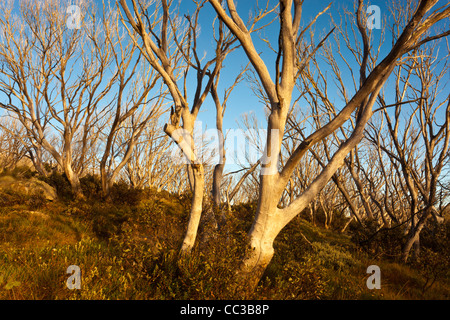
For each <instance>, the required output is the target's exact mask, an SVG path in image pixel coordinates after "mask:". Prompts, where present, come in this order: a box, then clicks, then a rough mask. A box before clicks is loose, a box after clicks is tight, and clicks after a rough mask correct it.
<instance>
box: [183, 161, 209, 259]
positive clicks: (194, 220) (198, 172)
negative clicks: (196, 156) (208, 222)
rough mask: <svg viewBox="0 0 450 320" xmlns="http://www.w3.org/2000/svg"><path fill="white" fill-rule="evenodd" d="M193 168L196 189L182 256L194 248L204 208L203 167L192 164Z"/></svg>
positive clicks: (194, 189)
mask: <svg viewBox="0 0 450 320" xmlns="http://www.w3.org/2000/svg"><path fill="white" fill-rule="evenodd" d="M191 168H192V173H193V174H192V175H193V180H194V181H193V182H194V188H193V195H192V202H191V211H190V213H189V222H188V226H187V231H186V235H185V237H184V240H183V244H182V246H181V254H182V255H185V254H189V253H190V252H191V250H192V248H193V247H194V243H195V239H196V237H197V230H198V225H199V223H200V218H201V215H202V208H203V187H204V181H205V180H204V169H203V165H202V164H192V165H191Z"/></svg>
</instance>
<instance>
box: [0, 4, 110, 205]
mask: <svg viewBox="0 0 450 320" xmlns="http://www.w3.org/2000/svg"><path fill="white" fill-rule="evenodd" d="M84 5H85V6H87V5H89V4H88V3H87V2H84ZM2 6H3V8H2V15H1V17H0V19H1V21H0V23H1V24H2V26H3V28H2V37H3V41H2V42H1V44H0V59H1V61H2V68H1V70H0V74H1V78H0V88H1V91H2V93H3V99H4V101H5V99H6V102H5V103H3V102H2V103H1V107H2V108H4V109H5V110H7V111H8V112H9V113H10V114H12V115H14V117H15V118H16V119H18V120H19V121H20V123H21V124H22V125H23V126H24V127H25V129H26V132H27V137H28V139H30V140H31V141H32V143H33V144H34V145H35V147H36V150H39V149H40V148H43V149H45V150H46V151H47V152H49V153H50V154H51V155H52V157H53V158H54V159H55V160H56V162H57V163H58V165H59V166H60V167H61V168H62V170H63V172H64V173H65V174H66V176H67V179H68V180H69V182H70V184H71V186H72V191H73V193H74V195H75V196H76V197H82V191H81V186H80V182H79V175H80V173H81V172H82V170H83V164H84V163H86V161H85V155H86V152H87V149H88V148H89V147H90V146H92V144H93V143H94V142H95V141H96V137H97V133H96V132H95V130H93V128H95V124H96V122H98V121H99V119H101V117H102V112H104V110H105V108H103V109H102V108H99V107H98V106H99V103H100V101H102V99H103V98H104V97H105V95H107V93H108V92H109V91H110V89H111V85H112V83H113V82H114V77H113V78H111V79H110V80H109V81H108V80H104V77H106V75H105V73H106V70H107V68H108V66H109V65H110V63H111V54H110V53H111V52H110V51H109V50H104V49H105V46H104V45H103V43H102V32H101V31H100V30H98V26H97V23H98V17H97V15H96V14H95V12H93V13H92V14H91V16H85V17H82V18H84V19H82V20H83V21H84V22H83V24H81V25H80V29H69V28H67V25H66V21H67V18H68V15H67V13H66V7H67V6H66V3H65V2H62V1H59V0H52V1H46V2H42V1H32V0H29V1H21V2H20V15H19V16H18V17H14V14H13V12H12V9H13V7H12V6H8V4H7V3H3V4H2ZM80 6H83V4H82V3H80ZM83 8H84V7H83ZM81 11H82V12H87V10H81ZM94 11H95V10H94ZM93 66H95V67H93ZM52 134H57V135H58V137H59V138H58V139H59V141H60V142H61V148H60V150H58V148H57V147H56V146H55V143H54V142H53V141H51V140H50V136H51V135H52ZM75 144H78V146H77V149H78V151H79V154H78V159H77V161H78V163H79V164H80V165H78V166H77V165H76V164H75V163H74V146H75Z"/></svg>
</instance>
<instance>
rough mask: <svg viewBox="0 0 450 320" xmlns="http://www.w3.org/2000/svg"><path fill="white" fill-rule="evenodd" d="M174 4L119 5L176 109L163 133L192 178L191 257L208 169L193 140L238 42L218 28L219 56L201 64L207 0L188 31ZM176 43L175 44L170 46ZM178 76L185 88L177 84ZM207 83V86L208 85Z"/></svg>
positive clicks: (201, 3) (184, 248) (189, 22)
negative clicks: (190, 84)
mask: <svg viewBox="0 0 450 320" xmlns="http://www.w3.org/2000/svg"><path fill="white" fill-rule="evenodd" d="M172 4H173V1H166V0H163V1H161V2H157V3H156V4H154V5H150V4H148V3H144V1H137V0H132V5H133V13H134V14H133V13H132V11H131V10H130V9H129V7H128V5H127V3H126V1H125V0H121V1H120V5H121V7H122V9H123V11H124V13H125V17H126V21H125V20H123V22H124V25H125V26H128V25H130V26H131V28H129V33H130V36H131V37H132V38H133V39H134V41H135V43H136V44H137V43H138V39H137V37H139V38H140V40H141V41H140V42H141V43H142V45H139V48H140V50H141V52H142V53H143V55H144V56H145V58H146V59H147V61H148V62H149V63H150V65H151V66H152V67H153V68H154V69H155V70H156V71H157V72H158V73H159V74H160V75H161V77H162V80H163V81H164V83H165V85H166V86H167V88H168V91H169V93H170V96H171V97H172V101H173V105H174V106H173V107H172V110H171V116H170V121H169V122H168V123H167V124H166V125H165V127H164V132H165V133H166V134H167V135H168V136H170V137H171V138H172V139H173V140H174V141H175V142H176V144H177V145H178V147H179V148H180V149H181V150H182V152H183V154H184V155H185V157H186V159H187V161H188V163H189V168H188V171H189V172H190V173H192V182H193V183H192V185H193V187H192V189H193V196H192V204H191V212H190V217H189V222H188V227H187V232H186V236H185V239H184V241H183V245H182V248H181V252H182V253H189V252H190V251H191V249H192V247H193V246H194V243H195V238H196V235H197V230H198V225H199V222H200V216H201V212H202V204H203V192H204V185H205V181H204V167H203V164H202V163H201V160H200V159H199V157H198V155H197V154H196V150H195V143H194V139H193V131H194V124H195V120H196V118H197V115H198V113H199V110H200V108H201V106H202V104H203V102H204V101H205V99H206V97H207V96H208V94H209V93H210V90H211V87H212V86H213V84H214V82H215V81H216V78H217V76H218V73H219V71H220V69H221V68H222V61H223V60H224V59H225V57H226V55H227V54H228V53H229V52H230V51H231V50H232V44H233V42H234V41H235V40H234V39H233V37H232V36H230V35H231V34H230V33H225V32H224V30H223V28H222V27H220V28H219V29H218V31H219V34H218V35H216V36H215V42H216V47H215V55H214V56H213V57H212V58H211V59H210V60H208V61H206V62H203V61H202V59H201V58H200V57H199V55H198V47H197V46H198V44H197V36H198V31H199V30H198V28H199V22H198V20H199V15H200V11H201V9H202V8H203V6H204V4H205V1H195V4H196V9H195V11H194V14H193V15H192V16H191V15H185V22H186V26H185V30H183V29H182V28H183V26H182V25H181V21H182V19H181V18H180V17H179V15H178V14H177V13H173V12H174V10H173V5H172ZM170 40H173V41H170ZM190 70H194V72H195V76H196V88H195V94H194V98H193V101H192V103H189V102H188V93H187V89H186V81H188V79H189V78H188V74H189V71H190ZM180 75H181V76H182V77H183V83H182V84H180V83H179V81H178V80H179V78H180ZM204 82H206V83H204Z"/></svg>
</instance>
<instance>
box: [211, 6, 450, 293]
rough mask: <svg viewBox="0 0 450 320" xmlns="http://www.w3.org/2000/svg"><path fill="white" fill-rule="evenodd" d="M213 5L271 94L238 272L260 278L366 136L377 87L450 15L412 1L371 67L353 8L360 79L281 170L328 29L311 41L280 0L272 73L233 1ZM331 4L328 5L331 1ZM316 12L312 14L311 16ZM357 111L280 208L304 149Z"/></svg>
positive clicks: (297, 15)
mask: <svg viewBox="0 0 450 320" xmlns="http://www.w3.org/2000/svg"><path fill="white" fill-rule="evenodd" d="M209 2H210V3H211V5H212V6H213V7H214V9H215V10H216V13H217V14H218V16H219V17H220V19H222V21H224V23H225V24H226V25H227V27H228V28H229V29H230V30H231V32H232V33H233V34H234V35H235V36H236V37H237V38H238V39H239V42H240V44H241V45H242V48H243V50H244V51H245V53H246V55H247V57H248V59H249V60H250V62H251V64H252V66H253V67H254V69H255V72H256V73H257V74H258V77H259V80H260V82H261V84H262V87H263V88H264V91H265V92H264V93H265V94H266V95H267V98H268V100H269V102H270V105H269V109H270V115H269V120H268V135H267V144H266V155H267V157H266V159H265V160H266V161H264V162H263V163H262V171H261V175H260V192H259V201H258V206H257V209H256V217H255V220H254V223H253V226H252V228H251V230H250V232H249V241H250V245H251V248H252V250H251V251H250V253H249V255H248V256H247V257H246V258H245V259H244V261H243V264H242V267H241V272H240V274H241V276H242V277H243V278H244V279H245V280H246V284H247V285H248V284H249V283H250V285H251V286H255V285H256V283H257V281H258V280H259V278H260V276H261V275H262V272H263V271H264V270H265V268H266V266H267V265H268V263H269V262H270V260H271V259H272V256H273V254H274V249H273V241H274V240H275V238H276V236H277V235H278V234H279V232H280V231H281V230H282V229H283V228H284V226H285V225H286V224H287V223H289V222H290V221H291V220H292V219H293V218H294V217H295V216H296V215H297V214H298V213H299V212H301V211H302V210H303V209H305V208H306V207H307V206H308V204H309V203H310V202H311V201H312V200H313V199H314V198H315V197H316V196H317V194H318V193H319V192H320V190H322V189H323V187H324V186H325V185H326V184H327V183H328V181H329V180H330V179H331V178H332V176H333V175H334V174H335V173H336V171H337V170H338V169H339V168H340V167H341V166H342V164H343V161H344V159H345V157H346V156H347V155H348V153H349V152H350V151H351V150H352V149H353V148H354V147H355V146H356V145H357V144H358V143H359V142H360V141H361V139H362V138H363V135H364V128H365V126H366V124H367V122H368V121H369V119H370V117H371V116H372V112H373V111H372V107H373V105H374V103H375V102H376V99H377V96H378V93H379V92H380V90H381V88H382V87H383V85H384V83H385V82H386V80H387V79H388V77H389V75H390V74H391V72H392V71H393V69H394V68H395V66H396V64H397V63H398V61H399V59H400V58H401V57H402V56H403V55H405V54H406V53H408V52H409V51H411V50H414V49H415V48H417V47H419V46H421V45H423V44H425V43H427V42H428V41H430V40H434V39H436V38H438V37H442V36H444V35H446V34H448V32H446V33H443V34H438V35H435V36H427V35H426V32H427V31H428V30H429V28H430V27H431V26H432V25H433V24H435V23H436V22H438V21H440V20H442V19H445V18H447V17H449V15H450V5H444V6H443V7H440V8H438V9H436V10H435V11H431V10H432V8H433V6H434V5H435V4H436V2H437V1H436V0H431V1H429V0H422V1H420V2H419V3H418V4H417V6H416V7H415V8H416V10H415V11H414V13H413V15H412V16H411V17H410V19H409V20H408V22H407V24H406V26H405V27H404V28H403V30H402V31H401V33H399V35H398V38H396V41H395V42H394V44H393V46H392V49H391V50H390V52H389V53H388V54H387V55H386V57H385V58H384V59H383V60H382V61H381V62H380V63H378V64H377V65H376V66H375V68H373V70H371V72H370V74H369V75H366V72H367V56H368V54H369V50H370V46H369V42H368V37H367V32H366V28H365V22H366V21H364V15H363V7H364V6H363V2H362V0H361V1H359V5H358V8H357V11H356V16H357V22H358V30H359V32H360V35H361V37H362V39H363V47H364V50H363V52H364V56H363V57H364V58H363V59H364V60H363V61H365V62H363V63H362V65H361V68H360V83H361V87H360V88H359V89H358V91H357V92H356V93H355V94H354V95H353V97H352V98H351V99H350V100H349V101H348V103H346V105H345V106H344V107H343V108H342V109H341V110H340V111H339V112H338V113H337V114H336V116H335V117H334V118H333V119H332V120H331V121H329V122H328V123H327V124H325V125H323V126H322V127H321V128H320V129H318V130H316V131H315V132H313V133H311V134H310V135H309V136H307V137H306V138H305V139H304V140H303V141H302V142H301V143H300V144H299V145H298V146H297V148H296V149H295V151H294V152H293V153H292V155H291V156H290V158H289V159H288V160H287V161H286V163H285V164H284V166H283V167H282V168H281V171H279V169H278V165H279V162H278V155H279V153H280V150H281V142H282V139H283V135H284V130H285V125H286V119H287V115H288V112H289V110H290V107H291V102H292V94H293V90H294V87H295V83H296V81H297V79H298V77H299V76H300V75H301V74H302V72H303V69H304V68H305V67H306V66H307V65H308V64H309V62H310V59H311V57H312V56H313V55H314V54H315V53H316V52H317V50H319V48H320V47H321V46H322V45H323V43H324V42H325V41H326V39H327V38H328V36H329V35H330V33H331V32H332V31H333V30H331V31H330V32H329V33H328V34H327V35H326V36H324V37H323V38H322V40H321V41H320V42H319V44H317V45H315V46H313V45H311V46H308V45H307V44H306V41H305V39H304V38H303V35H304V32H305V31H306V30H307V29H308V28H309V27H310V26H311V24H309V25H308V26H306V27H305V28H303V29H302V28H301V24H300V22H301V11H302V10H301V9H302V4H303V1H301V0H293V1H292V0H281V1H280V2H279V6H280V8H279V10H280V12H279V22H280V28H279V30H280V32H279V41H278V42H279V43H278V45H279V46H278V53H277V54H278V56H277V59H276V62H275V71H276V75H275V81H274V80H272V76H271V74H270V72H269V70H268V68H267V65H266V64H265V62H264V61H263V60H262V58H261V56H260V55H259V54H258V51H257V50H256V48H255V46H254V43H253V40H252V37H251V33H250V30H249V28H248V26H247V25H246V24H245V23H244V22H243V21H242V19H241V17H240V16H239V14H238V12H237V9H236V5H235V3H234V1H232V0H227V1H226V2H227V8H228V12H227V10H226V7H225V6H224V5H223V4H222V3H221V2H220V1H219V0H209ZM328 8H329V7H327V8H326V9H328ZM314 21H315V20H313V22H314ZM399 28H401V26H399ZM354 112H356V114H357V116H356V123H355V126H354V129H353V131H352V132H351V134H350V135H349V137H348V138H347V139H345V140H344V141H343V142H342V143H341V144H340V146H339V148H338V149H337V151H336V152H335V153H334V155H333V156H332V158H331V160H330V161H329V162H328V164H327V165H326V166H325V167H324V169H323V170H322V171H321V173H320V174H319V175H318V176H317V177H316V178H315V179H314V181H313V182H312V183H311V184H310V185H309V186H308V188H307V189H306V190H305V191H304V192H303V193H302V194H301V195H300V196H299V197H297V199H295V200H294V201H292V202H291V203H290V205H289V206H287V207H285V208H282V209H280V208H278V203H279V200H280V198H281V195H282V193H283V191H284V189H285V186H286V184H287V183H288V182H289V179H290V177H291V175H292V173H293V171H294V169H295V168H296V166H297V165H298V163H299V162H300V160H301V159H302V157H303V156H304V155H305V154H306V152H307V151H308V150H309V149H310V148H311V147H312V146H313V145H315V144H317V143H318V142H320V141H322V140H323V139H325V138H326V137H327V136H329V135H330V134H332V133H333V132H335V131H336V130H338V129H339V128H340V127H341V126H342V125H343V124H344V123H345V122H346V121H348V120H349V119H350V117H351V115H352V113H354Z"/></svg>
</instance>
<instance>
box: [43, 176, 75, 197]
mask: <svg viewBox="0 0 450 320" xmlns="http://www.w3.org/2000/svg"><path fill="white" fill-rule="evenodd" d="M41 179H42V180H43V181H44V182H46V183H48V184H49V185H51V186H52V187H54V188H55V189H56V193H57V195H58V198H59V199H62V200H65V201H70V200H72V199H73V194H72V188H71V186H70V182H69V180H68V179H67V177H66V174H65V173H62V174H61V173H59V172H57V171H52V173H51V174H50V175H49V176H47V177H41Z"/></svg>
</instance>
